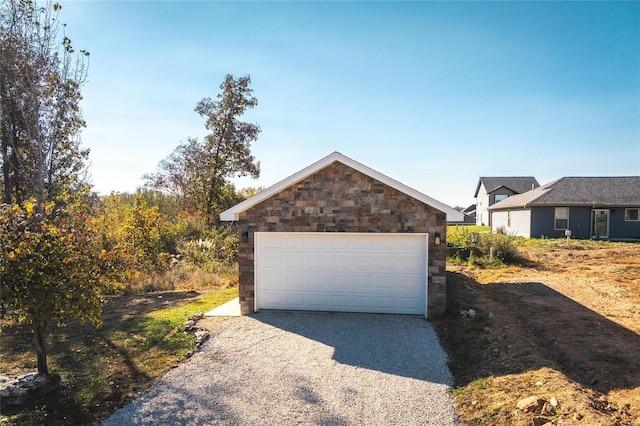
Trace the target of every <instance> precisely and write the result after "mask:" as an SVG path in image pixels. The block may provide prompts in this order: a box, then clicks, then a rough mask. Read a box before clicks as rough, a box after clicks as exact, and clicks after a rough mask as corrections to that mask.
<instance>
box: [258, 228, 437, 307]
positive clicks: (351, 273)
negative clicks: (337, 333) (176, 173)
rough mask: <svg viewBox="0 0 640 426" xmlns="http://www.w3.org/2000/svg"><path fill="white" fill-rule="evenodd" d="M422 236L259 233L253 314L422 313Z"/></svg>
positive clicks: (424, 262) (424, 269) (424, 244)
mask: <svg viewBox="0 0 640 426" xmlns="http://www.w3.org/2000/svg"><path fill="white" fill-rule="evenodd" d="M427 258H428V256H427V234H351V233H315V232H311V233H306V232H282V233H280V232H258V233H256V234H255V284H256V286H255V303H256V306H255V308H256V310H260V309H287V310H289V309H290V310H314V311H343V312H375V313H398V314H424V315H425V316H426V309H425V307H426V294H427V289H426V287H427Z"/></svg>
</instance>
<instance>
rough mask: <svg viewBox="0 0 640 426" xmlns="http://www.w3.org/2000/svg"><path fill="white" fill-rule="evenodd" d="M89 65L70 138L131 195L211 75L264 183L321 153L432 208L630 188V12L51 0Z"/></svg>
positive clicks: (179, 133)
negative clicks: (249, 133) (516, 195)
mask: <svg viewBox="0 0 640 426" xmlns="http://www.w3.org/2000/svg"><path fill="white" fill-rule="evenodd" d="M61 4H62V6H63V8H62V11H61V15H60V18H61V20H62V21H63V22H66V23H67V24H68V25H67V28H66V32H67V35H68V36H69V37H70V38H71V39H72V40H73V42H74V45H75V47H77V48H82V49H87V50H89V51H90V52H91V63H90V67H89V81H88V82H87V84H86V85H85V86H84V88H83V96H84V99H83V102H82V108H83V113H84V117H85V119H86V121H87V128H86V129H85V131H84V132H83V135H82V140H83V144H84V146H86V147H89V148H90V149H91V169H90V170H91V175H92V182H93V184H94V188H95V189H96V190H97V191H99V192H101V193H109V192H111V191H120V192H124V191H134V190H135V189H136V187H138V186H141V185H142V184H143V183H144V181H143V180H142V175H144V174H145V173H149V172H153V171H155V170H156V166H157V164H158V162H159V161H160V160H161V159H163V158H165V157H166V156H168V155H169V154H170V153H171V152H172V151H173V149H174V148H175V147H176V146H177V145H178V144H179V143H180V142H181V141H184V140H186V138H187V137H198V138H202V137H203V136H204V135H205V134H206V129H205V128H204V121H203V119H201V118H200V117H199V116H198V115H197V114H196V113H195V112H194V111H193V109H194V107H195V105H196V103H197V102H198V101H199V100H200V99H202V98H204V97H215V96H216V95H217V94H218V92H219V85H220V83H221V82H222V80H223V78H224V76H225V75H226V74H233V75H235V76H240V75H244V74H250V75H251V79H252V87H253V89H254V94H255V96H256V97H257V98H258V102H259V104H258V106H257V107H256V108H255V109H254V110H252V111H250V112H249V113H248V114H247V115H246V116H245V119H246V120H248V121H252V122H255V123H257V124H259V125H260V127H261V128H262V133H261V134H260V138H259V140H258V141H257V142H256V143H255V144H254V145H253V153H254V155H255V156H256V158H257V159H258V160H259V161H260V162H261V164H262V174H261V177H260V179H259V180H257V181H256V180H250V179H247V178H244V179H239V180H236V185H237V186H238V187H244V186H258V185H262V186H270V185H272V184H274V183H276V182H278V181H280V180H282V179H284V178H286V177H287V176H289V175H291V174H293V173H295V172H297V171H298V170H300V169H302V168H304V167H306V166H307V165H309V164H311V163H313V162H315V161H317V160H319V159H320V158H322V157H324V156H326V155H328V154H330V153H331V152H333V151H340V152H341V153H343V154H345V155H347V156H349V157H351V158H353V159H354V160H356V161H359V162H361V163H363V164H365V165H367V166H369V167H372V168H374V169H376V170H378V171H379V172H381V173H384V174H386V175H388V176H389V177H392V178H394V179H396V180H399V181H400V182H402V183H404V184H406V185H408V186H411V187H413V188H415V189H417V190H419V191H421V192H423V193H425V194H427V195H429V196H431V197H433V198H436V199H437V200H440V201H442V202H445V203H447V204H450V205H452V206H453V205H468V204H471V203H472V202H473V201H474V199H473V192H474V189H475V185H476V183H477V180H478V177H479V176H502V175H533V176H535V177H536V178H537V179H538V180H539V181H540V183H546V182H549V181H551V180H553V179H556V178H559V177H562V176H589V175H590V176H610V175H611V176H613V175H638V174H640V2H594V3H590V2H562V3H553V2H532V3H528V2H527V3H524V2H492V3H480V2H472V3H466V2H464V3H463V2H455V3H454V2H182V1H180V2H179V1H173V2H169V1H166V2H149V1H139V2H100V1H91V2H89V1H86V2H85V1H64V0H62V1H61Z"/></svg>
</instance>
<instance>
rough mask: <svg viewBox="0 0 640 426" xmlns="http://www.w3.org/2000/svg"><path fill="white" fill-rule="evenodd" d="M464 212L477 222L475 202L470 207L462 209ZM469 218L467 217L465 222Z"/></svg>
mask: <svg viewBox="0 0 640 426" xmlns="http://www.w3.org/2000/svg"><path fill="white" fill-rule="evenodd" d="M460 211H461V212H462V213H464V214H465V215H467V216H468V217H470V218H471V219H473V221H474V222H475V220H476V205H475V204H471V205H470V206H469V207H467V208H465V209H462V210H460ZM466 219H467V218H466V217H465V222H466V221H467V220H466Z"/></svg>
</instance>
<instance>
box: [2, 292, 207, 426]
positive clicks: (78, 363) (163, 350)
mask: <svg viewBox="0 0 640 426" xmlns="http://www.w3.org/2000/svg"><path fill="white" fill-rule="evenodd" d="M199 297H202V294H200V293H198V292H195V291H181V292H162V293H147V294H139V295H126V296H118V297H111V298H108V299H107V301H106V302H105V305H104V311H103V322H104V325H103V327H101V328H100V329H97V330H96V329H94V328H93V327H91V326H90V325H82V324H79V323H77V322H76V321H69V322H68V323H67V324H61V325H60V327H58V328H57V329H56V330H55V333H54V334H52V335H51V336H49V338H48V339H47V352H48V362H49V369H50V371H51V372H53V373H59V374H60V375H61V377H62V387H61V388H60V389H58V390H57V391H55V392H52V393H51V394H49V395H47V397H45V398H42V399H39V400H37V401H35V402H34V404H33V405H28V406H25V407H22V408H20V409H16V410H15V412H11V413H8V415H9V417H5V416H0V423H9V424H93V423H94V422H95V421H96V419H100V418H101V417H104V416H106V415H107V414H109V413H111V412H112V411H113V410H114V409H115V408H117V407H118V406H120V405H121V404H123V403H125V402H127V401H129V400H131V399H133V398H134V397H135V396H136V395H137V394H138V393H139V392H140V391H142V390H144V389H145V388H146V387H147V386H148V385H149V384H150V383H151V382H152V381H153V380H154V379H155V378H156V377H157V376H158V375H160V374H162V373H164V372H165V371H166V370H167V369H168V368H170V367H171V366H173V365H176V364H177V363H178V362H180V361H182V360H183V359H184V356H182V355H181V354H182V353H183V352H186V351H187V350H188V349H189V348H191V347H192V346H193V345H194V344H195V342H194V338H193V336H192V335H188V334H183V333H180V332H176V331H175V330H174V326H173V325H171V324H169V325H165V324H164V323H161V322H156V323H154V324H153V326H149V327H148V328H147V326H146V325H145V322H144V321H138V320H141V319H143V318H144V316H145V314H148V313H150V312H152V311H157V310H159V309H164V308H171V307H177V306H182V305H184V304H187V303H190V302H192V301H195V300H196V299H197V298H199ZM32 340H33V339H32V335H31V332H30V331H29V330H28V329H27V328H26V327H19V326H15V325H12V324H7V323H3V324H2V333H1V335H0V362H1V365H2V369H1V370H2V371H1V372H2V373H3V374H7V375H10V376H13V377H17V376H20V375H23V374H25V373H30V372H32V371H35V370H36V357H35V353H34V350H33V344H32Z"/></svg>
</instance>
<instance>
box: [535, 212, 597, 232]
mask: <svg viewBox="0 0 640 426" xmlns="http://www.w3.org/2000/svg"><path fill="white" fill-rule="evenodd" d="M558 207H562V206H558ZM555 209H556V208H555V207H532V208H531V237H533V238H542V237H543V236H545V237H548V238H563V237H564V229H554V228H555ZM569 229H570V230H571V237H572V238H590V237H591V235H590V230H591V207H569Z"/></svg>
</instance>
